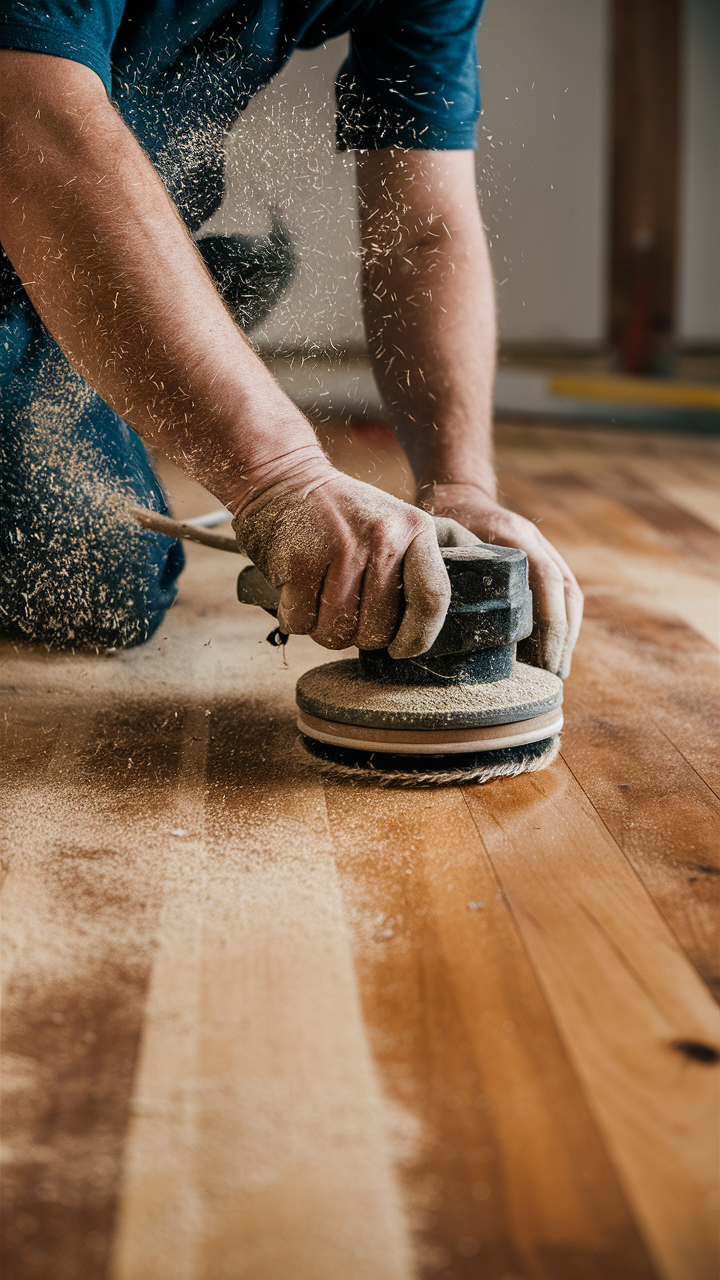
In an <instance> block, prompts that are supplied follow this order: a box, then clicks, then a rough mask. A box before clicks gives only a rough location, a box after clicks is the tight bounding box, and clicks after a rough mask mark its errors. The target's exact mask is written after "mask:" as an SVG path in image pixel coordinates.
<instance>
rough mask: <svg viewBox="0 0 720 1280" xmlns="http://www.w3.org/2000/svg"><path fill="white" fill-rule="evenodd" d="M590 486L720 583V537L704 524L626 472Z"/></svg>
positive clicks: (617, 471)
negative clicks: (629, 512) (631, 513)
mask: <svg viewBox="0 0 720 1280" xmlns="http://www.w3.org/2000/svg"><path fill="white" fill-rule="evenodd" d="M589 483H590V485H591V487H592V488H593V489H594V490H595V491H596V492H597V493H603V494H605V495H606V496H607V497H608V498H611V499H612V500H613V501H614V502H619V503H621V504H622V505H623V506H625V507H627V508H629V510H630V511H634V512H635V514H636V515H638V516H640V517H641V518H642V519H643V520H645V521H647V523H648V524H649V525H651V526H652V528H653V529H656V530H657V532H658V533H659V534H660V535H661V536H662V538H663V541H664V542H665V543H666V545H667V546H668V548H669V549H670V550H672V551H677V552H679V553H680V554H681V555H683V556H685V557H686V558H687V560H688V562H689V563H690V564H691V565H692V567H693V569H695V570H696V571H697V572H700V573H707V574H708V575H709V576H710V577H712V578H713V579H714V580H715V581H717V577H718V569H720V533H718V532H716V531H715V530H714V529H711V528H709V526H708V525H707V524H706V523H705V521H704V520H699V519H698V518H697V516H695V515H691V514H690V513H689V512H688V511H685V510H683V508H682V507H678V506H677V505H676V504H675V503H674V502H672V501H670V500H669V499H668V498H667V497H666V496H665V495H664V494H662V493H659V492H657V491H656V490H655V489H654V488H653V487H652V486H651V485H648V484H644V483H642V481H640V480H638V479H637V478H636V477H635V476H633V474H632V472H631V471H629V470H626V469H625V468H620V467H618V468H617V469H614V470H613V471H612V472H611V473H610V474H609V475H599V476H595V477H593V479H592V480H591V481H590V482H589Z"/></svg>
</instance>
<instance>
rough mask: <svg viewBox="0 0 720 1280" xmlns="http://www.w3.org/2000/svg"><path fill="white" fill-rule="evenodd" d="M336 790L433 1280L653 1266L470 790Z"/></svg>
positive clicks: (341, 844) (363, 952)
mask: <svg viewBox="0 0 720 1280" xmlns="http://www.w3.org/2000/svg"><path fill="white" fill-rule="evenodd" d="M494 793H495V788H494V787H493V788H487V789H485V788H483V789H480V790H479V793H478V794H479V796H480V797H481V799H480V802H481V803H482V802H483V800H484V797H485V795H487V796H489V797H492V796H494ZM326 797H327V805H328V812H329V815H330V822H331V830H332V832H333V836H334V841H335V849H336V858H337V860H338V865H339V867H340V870H341V873H342V880H343V890H344V894H345V898H346V901H347V903H348V908H349V911H350V913H351V918H352V920H353V922H354V928H355V934H356V947H357V955H356V964H357V969H358V973H359V977H360V984H361V992H362V999H363V1008H364V1016H365V1020H366V1022H367V1024H368V1025H369V1026H370V1028H372V1029H373V1031H374V1036H373V1046H374V1051H375V1055H376V1058H377V1061H378V1062H379V1063H380V1064H381V1066H382V1069H383V1074H384V1077H385V1079H386V1081H387V1086H388V1087H389V1088H390V1089H392V1091H393V1094H394V1096H395V1097H396V1098H397V1099H398V1101H399V1102H400V1103H401V1104H402V1105H403V1106H405V1107H408V1108H409V1109H411V1110H412V1111H413V1113H414V1114H416V1115H418V1116H419V1117H420V1119H421V1122H422V1125H423V1130H424V1133H425V1143H424V1148H423V1151H422V1153H421V1157H420V1158H419V1159H417V1160H416V1161H414V1162H412V1164H411V1165H410V1166H409V1168H408V1173H407V1185H408V1194H409V1195H410V1197H411V1201H412V1203H413V1204H414V1206H415V1215H416V1219H417V1225H418V1231H419V1235H420V1240H421V1246H420V1248H419V1250H418V1259H419V1261H420V1263H421V1265H422V1267H423V1275H425V1274H427V1275H428V1276H434V1275H437V1274H438V1271H441V1272H442V1274H447V1275H452V1276H453V1277H457V1278H458V1280H461V1278H465V1277H467V1280H470V1278H471V1277H476V1276H477V1275H478V1274H482V1276H483V1277H484V1280H501V1278H502V1277H505V1276H507V1275H508V1273H510V1274H513V1275H515V1274H522V1275H526V1274H528V1275H530V1276H532V1277H538V1280H565V1278H566V1280H574V1278H575V1277H577V1276H578V1275H583V1276H588V1277H597V1278H598V1280H600V1277H605V1276H607V1275H609V1274H612V1275H613V1276H618V1277H628V1280H630V1277H632V1280H640V1277H645V1276H650V1275H652V1274H654V1272H653V1270H652V1268H651V1267H650V1266H649V1264H648V1261H647V1258H646V1257H645V1255H644V1253H643V1249H642V1246H641V1245H640V1243H639V1241H638V1238H637V1234H636V1231H635V1228H634V1225H633V1223H632V1220H631V1218H630V1215H629V1213H628V1209H627V1206H626V1205H625V1203H624V1201H623V1197H622V1194H621V1193H620V1191H619V1189H618V1184H617V1180H616V1177H615V1174H614V1171H613V1169H612V1167H611V1165H610V1163H609V1161H608V1159H607V1155H606V1153H605V1150H604V1147H603V1144H602V1142H601V1140H600V1139H599V1136H598V1133H597V1130H596V1129H595V1126H594V1123H593V1120H592V1119H591V1117H590V1115H589V1112H588V1110H587V1106H586V1103H585V1100H584V1098H583V1096H582V1094H581V1092H580V1090H579V1088H578V1084H577V1081H576V1079H575V1077H574V1075H573V1073H572V1071H571V1070H570V1069H569V1066H568V1062H567V1058H566V1056H565V1052H564V1049H563V1047H562V1045H561V1044H560V1042H559V1039H558V1036H557V1032H556V1030H555V1027H554V1024H553V1021H552V1018H551V1016H550V1014H549V1012H548V1008H547V1005H546V1003H545V1000H544V998H543V996H542V994H541V991H540V989H539V987H538V984H537V980H536V978H535V976H534V974H533V972H532V969H531V967H530V965H529V963H528V960H527V956H526V954H525V951H524V949H523V946H522V944H521V942H520V939H519V937H518V933H517V929H516V926H515V924H514V921H513V919H512V916H511V914H510V911H509V909H508V905H507V902H506V900H505V898H504V896H503V894H502V892H501V891H500V886H499V885H498V882H497V879H496V877H495V875H494V873H493V871H492V868H491V866H490V864H489V862H488V859H487V855H486V854H485V852H484V849H483V847H482V844H481V842H480V840H479V839H478V835H477V832H476V830H475V828H474V826H473V824H472V823H471V821H470V819H469V815H468V812H467V810H466V809H465V806H464V803H463V801H462V798H461V795H460V793H459V792H457V791H446V792H439V793H434V794H429V793H426V794H424V795H421V796H418V795H408V794H402V793H387V792H379V791H377V790H373V789H369V788H355V787H344V786H340V785H332V784H330V785H328V786H327V787H326ZM485 803H487V802H485ZM489 803H490V808H491V809H492V800H490V802H489ZM472 904H474V906H473V905H472ZM550 1170H552V1174H551V1176H550V1177H549V1176H548V1171H550Z"/></svg>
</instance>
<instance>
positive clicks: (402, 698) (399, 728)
mask: <svg viewBox="0 0 720 1280" xmlns="http://www.w3.org/2000/svg"><path fill="white" fill-rule="evenodd" d="M562 688H563V687H562V681H561V680H559V679H558V677H557V676H554V675H552V673H551V672H549V671H543V670H541V669H540V668H538V667H529V666H526V665H525V664H524V663H520V662H516V663H515V665H514V667H513V669H512V673H511V675H510V676H509V677H508V678H507V679H505V680H496V681H492V682H489V683H483V684H472V683H452V682H448V683H447V684H442V685H422V686H412V687H408V685H407V684H393V683H391V682H389V681H385V680H372V679H368V678H367V677H366V676H365V675H364V674H363V673H362V671H361V669H360V666H359V664H358V662H357V661H355V660H353V659H349V660H345V661H342V662H330V663H328V664H327V665H326V666H322V667H315V668H314V669H313V670H312V671H308V672H306V673H305V675H303V676H301V677H300V679H299V681H298V685H297V704H298V709H299V716H298V728H299V729H300V730H301V732H302V733H304V734H305V735H306V736H307V737H309V738H313V739H314V740H316V741H318V742H324V743H326V744H328V745H331V746H333V747H337V748H349V749H352V750H355V751H382V752H385V753H387V754H393V755H460V754H467V753H468V752H483V751H498V750H502V749H504V748H506V747H514V746H520V745H524V744H527V743H531V742H538V741H543V740H545V739H547V738H551V737H553V736H554V735H556V734H557V733H559V732H560V729H561V728H562Z"/></svg>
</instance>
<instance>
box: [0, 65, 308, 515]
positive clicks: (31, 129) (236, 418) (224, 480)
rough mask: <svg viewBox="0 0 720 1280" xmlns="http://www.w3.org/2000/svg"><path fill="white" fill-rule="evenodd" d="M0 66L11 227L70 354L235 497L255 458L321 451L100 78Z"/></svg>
mask: <svg viewBox="0 0 720 1280" xmlns="http://www.w3.org/2000/svg"><path fill="white" fill-rule="evenodd" d="M0 68H1V70H2V99H1V100H0V126H1V131H0V158H1V160H2V170H3V182H2V195H1V203H0V240H1V241H2V244H3V247H4V248H5V250H6V252H7V254H8V256H9V257H10V259H11V261H12V262H13V265H14V266H15V269H16V270H17V271H18V272H19V274H20V278H21V280H22V281H23V284H24V287H25V289H26V291H27V293H28V295H29V297H30V299H31V301H32V303H33V305H34V307H35V309H36V310H37V312H38V314H39V315H40V317H41V319H42V320H43V321H44V323H45V324H46V325H47V327H48V329H49V330H50V332H51V333H52V334H53V336H54V338H55V339H56V341H57V342H58V343H59V345H60V346H61V347H62V349H63V351H64V352H65V354H66V355H67V357H68V359H69V360H70V362H71V363H72V364H73V366H74V367H75V368H76V369H78V370H79V371H80V372H81V373H82V374H83V375H84V376H85V378H86V379H87V380H88V381H89V382H90V383H91V385H92V386H94V387H95V389H96V390H97V391H98V392H99V394H100V395H101V396H102V397H103V399H104V400H106V401H107V403H108V404H110V405H111V406H112V407H113V408H114V409H115V410H116V411H117V412H118V413H119V414H120V415H121V417H123V418H124V419H125V421H127V422H128V423H130V424H131V425H132V426H133V427H135V428H136V430H137V431H138V432H139V433H140V434H141V435H142V436H143V437H144V438H145V439H146V440H150V441H155V442H157V443H159V444H160V445H161V446H162V447H163V448H164V449H165V450H166V451H167V452H169V453H170V454H171V456H173V457H174V458H175V459H176V460H177V461H178V462H179V463H180V464H181V465H182V466H183V467H184V468H185V470H187V471H189V472H190V473H191V474H193V475H194V476H195V477H196V478H197V479H198V480H200V481H201V482H202V483H203V484H205V485H206V486H207V487H208V488H209V489H211V490H212V491H213V492H214V493H215V494H216V495H217V496H218V497H219V498H220V499H221V500H222V501H224V502H226V503H228V504H229V505H230V504H232V503H233V502H235V501H236V500H237V499H238V498H239V497H241V496H242V495H243V493H244V492H245V491H246V487H247V486H246V482H245V479H244V477H246V476H247V475H248V474H251V473H252V472H253V470H254V469H257V468H258V467H259V468H260V469H262V468H263V467H264V466H266V465H267V464H268V463H269V462H270V460H271V459H272V458H274V457H277V456H279V455H283V454H286V453H288V451H289V450H291V449H293V448H296V449H299V450H304V449H306V448H309V449H312V450H316V449H317V444H316V440H315V436H314V433H313V431H312V428H311V427H310V425H309V423H308V422H307V421H306V420H305V419H304V418H303V416H302V415H301V414H300V413H299V412H298V411H297V409H295V407H294V406H293V405H292V404H291V402H290V401H289V400H288V399H287V397H286V396H285V395H284V394H283V392H282V391H281V390H280V388H279V387H278V385H277V384H276V383H275V382H274V380H273V379H272V378H271V377H270V375H269V374H268V372H267V371H266V369H265V368H264V366H263V365H262V362H261V361H260V360H259V358H258V357H257V355H256V354H255V353H254V351H253V350H252V348H251V347H250V345H249V344H248V343H247V342H246V341H245V339H244V337H243V335H242V333H241V331H240V330H239V328H238V326H237V325H236V324H235V322H234V320H233V319H232V318H231V316H230V315H229V313H228V312H227V311H226V309H225V307H224V305H223V303H222V301H221V299H220V297H219V296H218V294H217V292H216V290H215V287H214V285H213V283H212V280H211V279H210V276H209V275H208V273H207V271H206V269H205V266H204V264H203V262H202V260H201V258H200V256H199V254H198V253H197V252H196V250H195V247H194V245H193V243H192V241H191V240H190V238H189V236H188V235H187V232H186V231H185V228H184V227H183V225H182V223H181V221H180V219H179V217H178V215H177V213H176V211H175V209H174V206H173V205H172V203H171V201H170V199H169V197H168V195H167V193H166V191H165V189H164V187H163V185H162V183H161V182H160V179H159V178H158V176H157V174H156V172H155V170H154V169H153V166H152V165H151V163H150V161H149V160H148V158H147V157H146V155H145V154H144V152H143V151H142V149H141V148H140V146H139V145H138V143H137V141H136V140H135V138H134V136H133V135H132V133H131V132H130V130H129V129H128V128H127V126H126V125H125V124H124V122H123V121H122V119H121V118H120V116H119V115H118V113H117V112H116V110H115V109H114V107H113V106H112V104H111V103H110V102H109V101H108V98H107V95H106V93H105V90H104V88H103V86H102V83H101V82H100V80H99V79H98V77H97V76H96V75H95V74H94V73H93V72H92V71H90V70H88V68H86V67H83V66H80V65H79V64H77V63H73V62H69V61H67V60H65V59H61V58H50V57H45V56H42V55H38V54H31V53H14V52H10V51H2V52H1V53H0Z"/></svg>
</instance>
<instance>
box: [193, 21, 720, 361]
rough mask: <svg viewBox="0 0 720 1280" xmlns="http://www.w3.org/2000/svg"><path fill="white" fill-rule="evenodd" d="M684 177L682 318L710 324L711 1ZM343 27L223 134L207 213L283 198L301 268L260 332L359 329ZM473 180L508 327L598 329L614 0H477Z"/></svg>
mask: <svg viewBox="0 0 720 1280" xmlns="http://www.w3.org/2000/svg"><path fill="white" fill-rule="evenodd" d="M685 3H686V12H687V18H686V30H687V39H686V41H685V54H684V57H685V63H686V68H687V72H686V77H685V84H686V94H685V112H684V137H685V170H684V173H685V180H684V187H683V194H682V219H681V225H682V252H681V271H680V285H679V289H680V316H681V322H680V332H681V336H682V337H683V338H685V339H696V340H697V339H705V340H708V339H712V338H716V339H717V337H718V336H720V236H719V235H718V227H719V226H720V208H719V199H720V35H719V33H718V25H719V21H720V18H719V15H720V4H719V3H718V0H685ZM345 47H346V42H345V40H344V39H340V40H335V41H332V42H330V44H328V45H327V46H326V47H324V48H322V49H317V50H312V51H310V52H307V53H306V52H300V53H297V54H295V56H294V57H293V58H292V60H291V62H290V63H289V65H288V66H287V67H286V68H285V70H284V71H283V73H282V74H281V75H280V76H278V77H277V79H276V80H275V81H274V82H273V83H272V84H271V85H270V86H269V87H268V89H267V90H266V91H265V92H264V93H262V94H260V95H259V96H258V97H257V98H256V99H254V101H253V102H252V103H251V105H250V107H249V109H248V110H247V111H246V112H245V114H244V116H243V117H242V118H241V120H240V121H239V122H238V124H237V125H236V127H235V129H234V130H233V134H232V137H231V139H230V142H229V158H230V165H229V189H228V196H227V198H226V200H225V204H224V206H223V209H222V211H221V213H220V214H219V215H218V216H217V217H216V218H215V219H214V220H213V222H212V224H208V225H209V226H212V227H220V226H225V227H227V228H228V229H230V228H232V227H236V228H237V229H239V230H243V231H251V232H259V231H262V230H264V229H266V228H267V225H268V213H267V210H268V207H269V205H270V204H272V203H277V204H278V205H280V207H281V208H282V209H283V211H284V215H285V217H286V219H287V221H288V224H289V226H290V229H291V231H292V233H293V236H294V237H295V240H296V243H297V245H298V248H299V252H300V256H301V266H300V271H299V273H298V277H297V279H296V281H295V284H294V285H293V288H292V290H291V292H290V294H289V295H288V298H287V299H286V300H285V301H284V302H283V303H281V304H280V306H279V307H278V308H277V310H276V311H275V312H274V313H273V315H272V316H271V317H270V320H269V321H268V323H267V325H266V326H265V329H264V330H263V331H262V332H260V333H258V334H256V335H255V336H256V338H257V339H258V340H259V341H260V342H261V343H262V345H267V346H270V347H274V348H275V347H277V346H280V345H284V346H305V345H309V346H313V345H315V346H319V347H327V346H330V345H331V344H333V343H336V344H338V345H339V346H344V345H347V344H350V345H357V344H358V343H360V342H361V341H362V333H363V331H362V319H361V315H360V304H359V291H358V286H357V270H358V263H357V257H356V254H357V245H358V236H357V226H356V205H355V190H354V178H353V174H354V161H353V158H352V156H350V155H341V154H338V153H337V152H335V150H334V137H335V134H334V122H333V114H334V106H335V102H334V93H333V84H334V79H335V73H336V71H337V68H338V67H339V65H340V63H341V62H342V60H343V57H344V53H345ZM479 50H480V64H481V83H482V91H483V116H482V127H481V133H480V149H479V152H478V189H479V192H480V196H481V201H482V207H483V216H484V219H485V222H486V224H487V226H488V229H489V232H490V235H491V240H492V253H493V262H494V268H495V275H496V280H497V282H498V285H499V289H498V299H499V310H500V332H501V337H502V338H504V339H505V340H512V341H529V342H532V341H548V340H550V341H552V340H558V341H566V342H580V343H594V342H601V341H602V340H603V339H604V337H605V306H606V302H605V288H606V235H607V204H608V199H607V196H608V183H607V167H608V122H609V65H608V60H609V0H487V3H486V8H485V13H484V16H483V20H482V23H481V26H480V42H479Z"/></svg>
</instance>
